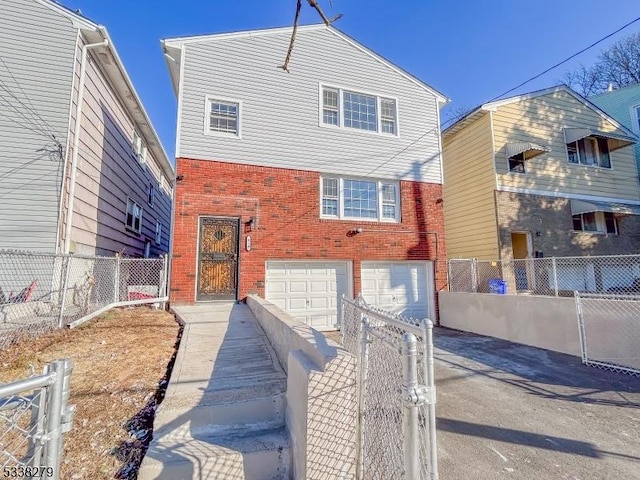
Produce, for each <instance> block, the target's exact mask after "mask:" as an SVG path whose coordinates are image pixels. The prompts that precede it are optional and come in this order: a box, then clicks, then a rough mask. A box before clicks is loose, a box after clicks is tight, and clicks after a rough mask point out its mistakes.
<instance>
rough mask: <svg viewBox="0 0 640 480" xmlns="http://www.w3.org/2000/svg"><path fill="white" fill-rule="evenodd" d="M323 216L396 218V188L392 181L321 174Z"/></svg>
mask: <svg viewBox="0 0 640 480" xmlns="http://www.w3.org/2000/svg"><path fill="white" fill-rule="evenodd" d="M321 183H322V188H321V191H322V201H321V205H322V209H321V215H320V216H321V217H323V218H341V219H353V220H370V221H387V222H399V221H400V188H399V185H398V184H397V183H395V182H384V181H380V180H379V181H375V180H366V179H353V178H331V177H322V178H321Z"/></svg>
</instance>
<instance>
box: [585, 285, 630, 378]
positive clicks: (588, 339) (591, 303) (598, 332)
mask: <svg viewBox="0 0 640 480" xmlns="http://www.w3.org/2000/svg"><path fill="white" fill-rule="evenodd" d="M575 296H576V309H577V311H578V328H579V331H580V348H581V351H582V362H583V363H584V364H586V365H591V366H595V367H599V368H604V369H607V370H613V371H617V372H622V373H629V374H632V375H637V376H640V347H639V345H640V295H616V294H609V295H604V294H589V293H580V292H575Z"/></svg>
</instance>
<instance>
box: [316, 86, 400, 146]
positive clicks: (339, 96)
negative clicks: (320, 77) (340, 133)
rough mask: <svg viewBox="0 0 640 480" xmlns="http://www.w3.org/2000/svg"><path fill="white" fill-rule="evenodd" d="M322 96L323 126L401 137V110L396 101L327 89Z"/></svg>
mask: <svg viewBox="0 0 640 480" xmlns="http://www.w3.org/2000/svg"><path fill="white" fill-rule="evenodd" d="M321 93H322V95H321V102H322V105H321V117H322V118H321V122H322V124H323V125H332V126H336V127H343V128H353V129H356V130H364V131H367V132H375V133H384V134H388V135H397V134H398V107H397V102H396V100H395V99H394V98H387V97H380V96H378V95H372V94H368V93H362V92H356V91H352V90H344V89H341V88H335V87H324V86H323V87H321Z"/></svg>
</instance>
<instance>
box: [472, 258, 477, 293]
mask: <svg viewBox="0 0 640 480" xmlns="http://www.w3.org/2000/svg"><path fill="white" fill-rule="evenodd" d="M477 262H478V260H477V259H475V258H472V259H471V291H472V292H473V293H478V263H477Z"/></svg>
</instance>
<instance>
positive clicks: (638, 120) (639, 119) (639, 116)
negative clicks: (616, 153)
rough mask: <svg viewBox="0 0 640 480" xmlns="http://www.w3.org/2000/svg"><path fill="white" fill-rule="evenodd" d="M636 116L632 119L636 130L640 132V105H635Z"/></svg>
mask: <svg viewBox="0 0 640 480" xmlns="http://www.w3.org/2000/svg"><path fill="white" fill-rule="evenodd" d="M633 113H634V117H635V118H633V119H632V121H633V125H634V127H635V131H636V132H640V105H638V106H637V107H633Z"/></svg>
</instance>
